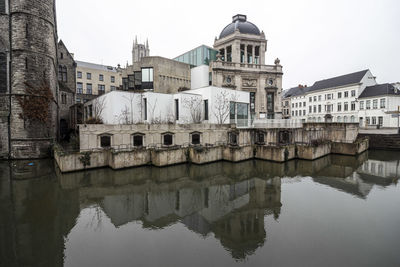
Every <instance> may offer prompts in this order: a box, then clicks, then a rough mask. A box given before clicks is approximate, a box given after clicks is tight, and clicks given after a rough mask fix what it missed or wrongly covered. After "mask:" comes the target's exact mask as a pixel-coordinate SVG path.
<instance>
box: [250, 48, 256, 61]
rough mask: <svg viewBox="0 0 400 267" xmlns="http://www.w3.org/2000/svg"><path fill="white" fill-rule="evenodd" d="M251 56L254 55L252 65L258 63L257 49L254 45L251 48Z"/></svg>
mask: <svg viewBox="0 0 400 267" xmlns="http://www.w3.org/2000/svg"><path fill="white" fill-rule="evenodd" d="M251 54H252V62H251V63H253V64H255V63H256V58H255V55H256V47H255V45H252V46H251Z"/></svg>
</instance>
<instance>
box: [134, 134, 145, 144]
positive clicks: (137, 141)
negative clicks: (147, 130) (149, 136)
mask: <svg viewBox="0 0 400 267" xmlns="http://www.w3.org/2000/svg"><path fill="white" fill-rule="evenodd" d="M133 146H135V147H142V146H143V135H141V134H137V135H134V136H133Z"/></svg>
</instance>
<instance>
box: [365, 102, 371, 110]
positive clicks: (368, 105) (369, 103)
mask: <svg viewBox="0 0 400 267" xmlns="http://www.w3.org/2000/svg"><path fill="white" fill-rule="evenodd" d="M365 108H366V109H371V100H367V101H365Z"/></svg>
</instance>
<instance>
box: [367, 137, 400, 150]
mask: <svg viewBox="0 0 400 267" xmlns="http://www.w3.org/2000/svg"><path fill="white" fill-rule="evenodd" d="M359 137H360V138H369V140H370V148H372V149H385V150H400V134H359Z"/></svg>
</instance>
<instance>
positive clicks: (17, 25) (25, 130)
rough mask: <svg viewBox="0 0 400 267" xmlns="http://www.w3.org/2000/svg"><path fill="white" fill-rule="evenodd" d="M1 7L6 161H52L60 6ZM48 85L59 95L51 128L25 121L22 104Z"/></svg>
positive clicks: (25, 2) (45, 0) (0, 105)
mask: <svg viewBox="0 0 400 267" xmlns="http://www.w3.org/2000/svg"><path fill="white" fill-rule="evenodd" d="M0 3H1V4H0V158H13V159H21V158H39V157H46V156H48V155H49V152H50V146H51V143H52V142H53V141H54V139H55V138H56V136H57V132H58V97H59V95H58V85H57V65H58V64H57V29H56V20H55V13H56V12H55V1H54V0H14V1H6V0H0ZM11 27H12V30H11ZM27 84H29V85H27ZM42 84H46V85H47V87H48V88H49V89H50V90H51V93H52V95H53V100H52V101H51V103H50V106H51V107H50V113H49V116H48V120H47V123H46V125H44V124H43V123H38V122H36V121H33V120H26V119H23V118H22V116H21V114H22V113H23V110H22V108H21V105H20V102H19V101H18V100H19V99H21V98H24V96H26V95H27V89H28V87H29V88H41V87H40V86H41V85H42ZM38 112H40V111H38Z"/></svg>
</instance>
